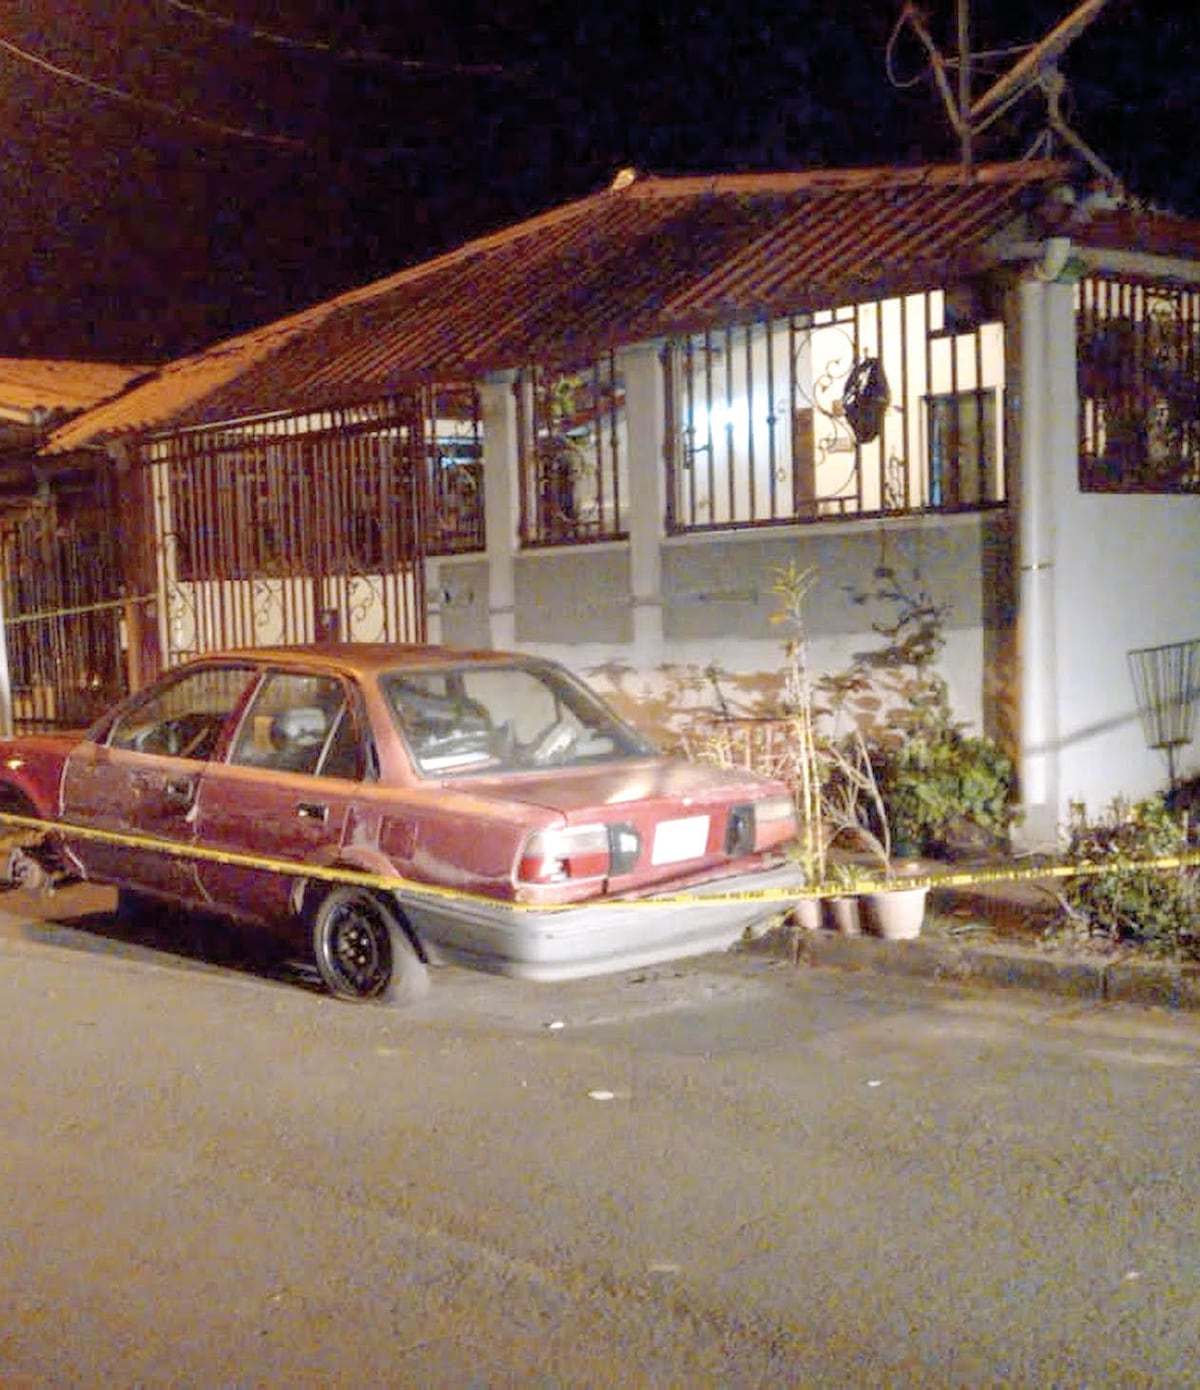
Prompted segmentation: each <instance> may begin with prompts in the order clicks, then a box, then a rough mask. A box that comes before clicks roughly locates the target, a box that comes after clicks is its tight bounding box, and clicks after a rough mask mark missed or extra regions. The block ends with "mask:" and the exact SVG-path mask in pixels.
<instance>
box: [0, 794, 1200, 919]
mask: <svg viewBox="0 0 1200 1390" xmlns="http://www.w3.org/2000/svg"><path fill="white" fill-rule="evenodd" d="M0 825H11V826H14V827H16V828H18V829H21V830H31V831H38V832H41V833H44V834H46V833H48V834H53V835H59V836H66V837H76V838H79V839H83V840H97V841H101V842H103V843H105V844H115V845H123V846H125V847H126V848H132V849H149V850H154V851H156V852H158V853H161V854H168V855H173V856H175V857H177V858H181V859H198V860H201V861H203V862H206V863H210V864H226V865H230V866H232V867H234V868H243V869H259V870H262V871H264V872H267V873H275V874H284V875H286V876H288V877H291V878H304V879H315V880H317V881H319V882H324V883H344V884H351V885H354V886H357V887H362V888H378V889H384V890H387V891H390V892H397V891H403V892H405V893H409V894H413V895H415V896H419V897H427V898H432V899H439V900H446V901H456V902H464V901H466V902H478V903H481V904H484V905H486V906H488V907H489V908H492V909H497V908H499V909H508V910H510V911H512V912H517V913H520V912H539V913H544V912H568V911H578V910H579V909H580V908H586V907H604V908H613V907H638V908H646V907H667V906H676V905H679V904H684V903H704V904H706V905H709V906H713V905H719V904H720V903H723V902H727V903H747V902H762V903H780V904H783V903H795V902H796V901H797V900H799V899H801V898H818V899H819V898H835V897H844V896H846V895H849V894H858V893H887V892H892V891H896V890H898V889H908V888H976V887H981V886H985V885H987V884H994V883H1031V882H1039V881H1044V880H1046V879H1062V878H1077V877H1081V876H1087V875H1094V874H1107V873H1113V872H1114V871H1116V870H1120V871H1121V872H1122V873H1128V872H1132V871H1134V870H1146V869H1189V868H1197V867H1200V850H1195V851H1192V852H1190V853H1187V854H1170V855H1162V856H1160V857H1159V858H1156V859H1137V860H1122V861H1121V862H1120V863H1119V864H1114V863H1112V862H1111V861H1108V862H1106V861H1094V860H1081V861H1078V862H1074V863H1063V864H1035V865H1031V866H1030V867H1028V868H1024V869H1020V868H1014V867H1004V868H997V869H979V868H974V869H964V870H954V871H947V872H945V873H934V874H912V873H908V872H904V873H901V874H900V875H899V876H897V877H894V878H873V877H871V876H870V875H865V874H864V875H861V876H858V875H853V876H851V875H849V874H845V873H842V874H839V875H838V877H837V879H836V881H833V882H825V883H822V884H816V885H813V886H812V887H800V886H797V887H794V888H759V889H743V890H741V891H739V892H736V893H722V892H719V891H714V892H711V893H663V894H654V896H653V897H646V898H631V897H626V898H604V899H599V900H595V899H594V900H591V901H590V902H577V903H561V904H542V903H520V902H509V901H506V900H504V899H500V898H493V897H488V896H486V895H485V894H482V893H472V892H470V891H468V890H466V889H462V888H445V887H441V886H439V885H437V884H430V883H419V882H417V881H416V880H415V879H410V878H404V877H402V876H401V875H399V874H376V873H369V872H367V871H366V870H362V869H347V868H338V867H336V866H334V865H322V864H298V863H296V862H294V861H292V860H287V859H271V858H269V857H267V856H265V855H256V854H240V853H238V852H237V851H235V850H216V849H208V848H206V847H205V846H204V845H196V844H183V843H180V842H179V841H178V840H168V839H163V838H161V837H159V836H155V835H134V834H130V833H128V832H125V831H120V830H99V829H97V828H96V827H94V826H90V825H76V824H72V823H70V822H67V821H48V820H40V819H38V818H36V817H34V816H20V815H16V814H15V813H13V812H10V811H0Z"/></svg>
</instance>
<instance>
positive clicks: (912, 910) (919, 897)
mask: <svg viewBox="0 0 1200 1390" xmlns="http://www.w3.org/2000/svg"><path fill="white" fill-rule="evenodd" d="M928 896H929V889H928V888H926V887H920V888H893V889H891V890H889V891H887V892H882V893H864V894H863V895H862V915H863V925H864V927H865V928H866V930H867V931H869V932H870V933H871V934H872V935H873V936H882V937H884V938H886V939H887V940H888V941H911V940H912V938H913V937H914V936H920V934H921V926H922V924H923V922H924V921H925V900H926V898H928Z"/></svg>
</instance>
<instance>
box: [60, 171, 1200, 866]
mask: <svg viewBox="0 0 1200 1390" xmlns="http://www.w3.org/2000/svg"><path fill="white" fill-rule="evenodd" d="M1198 387H1200V225H1196V224H1192V223H1189V222H1187V221H1185V220H1183V219H1180V218H1177V217H1174V216H1171V215H1169V214H1166V213H1161V212H1155V211H1149V210H1146V209H1142V208H1140V207H1137V206H1135V205H1132V204H1129V203H1127V202H1125V201H1123V200H1122V199H1120V198H1117V197H1114V196H1112V195H1111V194H1107V193H1105V192H1103V191H1098V190H1096V189H1094V188H1091V187H1088V186H1087V185H1086V184H1085V183H1084V182H1083V181H1082V180H1081V178H1080V176H1079V175H1078V174H1077V172H1076V171H1075V170H1073V169H1072V168H1071V167H1069V166H1067V165H1063V164H1059V163H1051V162H1034V161H1027V162H1019V163H1010V164H996V165H985V166H980V167H977V168H975V169H974V170H973V171H971V172H969V173H964V171H963V170H962V169H961V168H959V167H958V166H945V167H943V166H935V167H922V168H905V169H900V168H888V169H857V170H845V171H824V170H822V171H812V172H801V173H777V174H745V175H729V176H717V177H714V178H706V179H697V178H683V179H659V178H647V177H641V176H632V175H630V173H629V172H628V171H623V173H622V175H621V176H619V177H618V179H617V180H615V181H614V184H613V186H612V187H611V188H609V189H606V190H604V191H601V192H599V193H597V194H595V195H593V196H591V197H588V198H584V199H581V200H578V201H576V202H572V203H570V204H567V205H565V206H563V207H559V208H556V209H553V210H552V211H550V212H548V213H546V214H544V215H542V216H539V217H535V218H533V219H530V220H529V221H526V222H522V223H520V224H518V225H516V226H513V227H510V228H508V229H506V230H503V231H501V232H499V233H496V234H495V235H491V236H487V237H483V238H480V239H478V240H476V241H472V242H470V243H468V244H466V245H464V246H462V247H461V248H459V249H458V250H456V251H453V252H450V253H448V254H446V255H443V256H440V257H438V258H436V259H434V260H430V261H428V262H425V263H423V264H419V265H415V266H412V267H410V268H408V269H405V270H402V271H400V272H399V273H398V274H396V275H393V276H391V277H389V278H387V279H384V280H381V281H378V282H376V283H374V284H371V285H367V286H364V287H362V288H360V289H356V290H354V291H351V292H350V293H348V294H345V295H342V296H340V297H339V298H336V299H333V300H330V301H328V302H326V303H323V304H319V305H316V306H313V307H312V308H310V309H308V310H306V311H304V312H302V313H299V314H296V315H293V316H291V317H290V318H287V319H284V320H281V321H279V322H277V323H273V324H269V325H266V326H265V327H263V328H261V329H258V330H255V331H253V332H250V333H247V334H245V335H243V336H241V337H239V338H236V339H233V340H230V341H227V342H224V343H219V344H217V345H216V346H215V347H213V348H211V349H209V350H207V351H205V352H201V353H198V354H196V355H195V356H192V357H189V358H186V359H183V360H180V361H177V362H173V363H169V364H168V365H166V366H165V367H162V368H161V369H159V370H158V371H156V372H154V373H152V374H150V375H149V376H148V377H147V378H145V379H144V380H143V381H141V382H140V383H138V384H136V385H135V386H134V387H133V388H132V389H130V390H128V391H126V392H124V393H122V394H121V395H118V396H116V397H115V398H114V399H111V400H109V401H107V402H106V403H104V404H102V405H100V406H98V407H96V408H95V409H92V410H89V411H87V412H85V413H84V414H82V415H80V416H78V417H76V418H75V419H74V420H72V421H70V422H68V423H67V424H65V425H63V426H62V427H60V428H59V429H58V430H56V431H55V433H54V434H53V436H52V438H51V440H50V442H49V444H48V446H47V449H46V457H47V458H48V459H51V460H53V459H56V458H62V457H68V456H71V455H73V454H75V455H77V454H78V452H79V451H80V450H88V451H93V452H94V451H96V450H98V449H103V450H104V451H105V453H106V455H107V457H108V458H109V459H110V460H111V468H112V477H113V478H114V480H115V485H116V487H117V489H118V495H119V497H120V506H121V509H122V515H123V517H125V518H130V517H140V518H141V521H140V525H139V526H138V527H137V529H136V536H137V538H138V539H137V542H136V543H135V544H129V545H127V547H126V550H125V561H126V573H125V577H124V587H123V592H124V593H126V594H127V595H133V596H136V600H137V601H136V603H134V604H132V605H131V606H130V607H129V609H128V612H127V613H126V625H125V628H124V640H125V642H126V647H127V651H128V654H129V658H130V662H131V667H132V669H133V670H134V672H135V673H136V674H137V675H138V676H140V675H142V674H144V673H145V672H146V671H147V670H150V669H154V668H156V667H158V666H161V665H164V664H170V663H173V662H175V661H177V660H179V659H181V658H183V657H185V656H188V655H190V654H192V653H195V652H198V651H203V650H209V649H212V648H215V647H219V646H226V645H232V644H241V643H265V642H277V641H298V640H307V639H313V638H319V637H325V636H329V637H331V636H339V637H342V638H355V639H364V640H368V639H369V640H376V639H382V640H389V641H408V640H414V641H420V640H434V641H445V642H450V643H456V644H467V645H483V646H497V647H516V648H522V649H527V650H536V651H540V652H544V653H546V654H549V655H553V656H555V657H558V658H560V659H562V660H563V661H565V662H566V663H567V664H568V665H569V666H572V667H574V668H575V669H577V670H580V671H582V672H584V673H585V674H588V675H589V676H591V677H592V679H593V680H597V681H598V683H600V684H607V685H608V687H609V690H610V693H612V694H613V695H614V696H615V697H616V698H617V699H618V700H621V699H626V700H630V701H635V702H637V703H638V705H639V707H640V710H641V714H642V716H643V717H650V716H652V717H654V718H656V719H657V720H658V721H659V722H661V723H664V724H670V723H671V722H672V721H674V722H676V723H677V722H678V721H679V720H680V719H681V718H683V717H684V716H685V715H686V713H687V712H688V711H689V710H694V709H696V708H698V707H700V706H703V705H705V704H711V701H712V698H713V690H712V677H713V674H714V673H715V674H716V679H717V683H718V685H719V686H720V688H721V689H722V692H723V694H724V696H725V697H726V698H729V699H730V700H732V701H734V702H737V701H740V702H741V703H742V704H743V705H744V706H745V707H747V708H755V707H761V706H762V704H763V702H764V701H766V700H768V699H769V698H770V697H771V696H772V694H773V693H775V692H776V691H777V689H778V680H779V673H780V666H781V654H780V636H779V630H778V628H777V627H776V626H775V625H773V623H772V621H771V619H772V615H773V612H774V611H775V607H776V601H775V597H774V595H773V592H772V590H773V585H774V582H775V577H776V576H777V574H778V572H779V570H780V568H781V567H782V566H783V565H785V564H786V563H787V562H789V561H794V562H795V563H797V564H799V565H802V566H808V565H815V566H817V567H818V570H819V573H820V576H821V582H820V583H819V585H818V586H817V588H816V589H815V590H814V592H813V594H812V598H811V607H810V610H809V613H808V635H809V647H810V664H811V666H812V668H813V669H814V671H816V672H818V673H820V672H822V671H834V670H837V669H839V668H841V667H842V666H844V665H845V663H846V662H847V661H848V660H849V659H850V657H851V655H852V654H853V653H854V652H855V651H857V650H860V649H861V648H862V647H863V645H864V642H868V641H871V640H873V631H872V621H873V617H874V615H873V614H872V613H871V612H870V610H869V606H864V605H863V604H862V603H860V602H856V601H855V598H856V596H857V595H861V594H862V593H863V591H864V590H865V589H866V588H869V587H870V584H871V576H872V575H873V573H874V572H875V570H876V568H877V567H878V566H879V565H880V564H881V563H887V564H891V565H893V566H895V567H896V568H897V569H898V570H902V571H903V572H904V573H906V574H912V573H915V574H916V575H917V576H918V578H919V583H920V584H921V585H922V586H923V587H924V588H925V589H927V590H928V592H929V593H930V594H932V595H934V596H935V598H936V599H937V601H938V602H941V603H945V604H947V605H949V610H948V611H949V619H948V626H947V637H948V641H947V644H946V647H945V650H944V652H943V656H942V668H943V673H944V675H945V676H946V678H947V680H948V682H949V686H950V690H951V694H952V698H953V702H954V707H955V710H956V713H957V714H958V716H959V717H960V718H961V719H962V720H964V721H965V722H966V723H967V724H968V725H970V726H972V727H974V728H975V729H977V730H981V731H987V732H990V733H993V734H996V735H997V736H999V737H1000V738H1002V739H1003V740H1004V741H1005V742H1006V743H1007V744H1008V746H1009V747H1010V748H1011V749H1012V750H1013V751H1014V753H1015V754H1016V755H1017V757H1018V762H1019V768H1020V779H1021V780H1020V787H1021V796H1022V799H1023V803H1024V809H1025V822H1024V824H1025V834H1026V836H1027V837H1028V838H1029V839H1030V841H1031V842H1040V841H1043V840H1045V839H1048V838H1051V837H1052V836H1053V835H1054V833H1055V831H1056V828H1057V826H1058V825H1059V824H1060V822H1061V819H1062V816H1063V814H1064V810H1065V808H1066V805H1067V803H1068V801H1069V800H1071V799H1074V798H1083V799H1086V800H1088V801H1089V802H1093V803H1095V802H1098V801H1102V800H1106V799H1107V798H1108V797H1110V796H1111V795H1113V794H1115V793H1117V792H1124V793H1127V794H1141V793H1144V792H1149V791H1150V790H1152V789H1153V788H1156V787H1158V786H1160V785H1161V784H1162V783H1163V781H1164V773H1165V769H1164V764H1163V759H1162V754H1161V752H1160V751H1157V750H1155V749H1152V748H1150V747H1148V746H1147V738H1146V734H1145V730H1144V729H1143V725H1142V721H1141V719H1140V717H1139V702H1138V697H1137V692H1136V690H1135V686H1134V684H1133V681H1132V679H1131V673H1130V664H1129V653H1130V652H1131V651H1135V650H1137V651H1142V650H1145V649H1149V648H1158V647H1164V646H1165V647H1168V648H1170V649H1171V650H1175V649H1176V648H1178V647H1180V644H1185V643H1188V642H1191V641H1192V640H1193V639H1195V638H1197V637H1200V567H1198V566H1197V563H1196V545H1197V539H1198V538H1200V412H1198V411H1197V406H1196V401H1197V390H1198ZM127 534H131V533H127ZM1185 703H1186V702H1185ZM1176 752H1177V753H1178V755H1179V757H1180V758H1181V759H1182V765H1181V770H1185V769H1186V764H1187V760H1188V759H1189V758H1193V759H1194V754H1193V753H1192V751H1191V749H1190V748H1188V747H1183V748H1181V749H1177V750H1176Z"/></svg>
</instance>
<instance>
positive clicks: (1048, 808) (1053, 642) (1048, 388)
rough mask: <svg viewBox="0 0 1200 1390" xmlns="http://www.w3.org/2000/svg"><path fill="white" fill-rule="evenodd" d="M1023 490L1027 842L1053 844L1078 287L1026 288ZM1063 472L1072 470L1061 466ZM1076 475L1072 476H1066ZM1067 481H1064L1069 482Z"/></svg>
mask: <svg viewBox="0 0 1200 1390" xmlns="http://www.w3.org/2000/svg"><path fill="white" fill-rule="evenodd" d="M1020 334H1021V367H1020V383H1021V409H1020V430H1019V434H1020V473H1019V483H1018V488H1019V493H1018V498H1019V500H1018V542H1017V545H1018V549H1017V554H1018V564H1019V581H1018V582H1019V594H1018V604H1019V607H1018V643H1019V647H1018V650H1019V654H1020V655H1019V670H1020V709H1021V717H1020V779H1021V800H1022V802H1023V805H1024V810H1025V820H1024V824H1023V826H1022V828H1021V835H1022V838H1023V839H1024V840H1025V841H1026V843H1027V845H1028V847H1029V848H1042V847H1045V846H1046V845H1053V844H1055V843H1057V839H1058V832H1059V827H1060V820H1061V814H1062V809H1063V808H1062V804H1061V795H1062V792H1061V783H1060V755H1061V750H1060V728H1059V709H1058V679H1057V663H1058V615H1057V597H1056V593H1057V585H1058V575H1057V572H1056V569H1055V561H1056V554H1057V510H1058V509H1057V506H1056V491H1057V487H1058V478H1057V476H1056V475H1057V473H1058V470H1060V469H1064V470H1068V472H1069V471H1070V470H1073V469H1075V468H1077V466H1078V464H1077V454H1078V448H1077V441H1076V414H1077V412H1076V410H1075V407H1074V401H1075V387H1074V366H1075V354H1074V290H1073V286H1072V285H1070V284H1058V283H1053V282H1048V281H1047V280H1045V279H1043V278H1040V277H1039V278H1037V279H1028V280H1025V281H1023V282H1022V284H1021V287H1020ZM1064 477H1066V475H1065V474H1064ZM1072 482H1073V474H1071V477H1069V478H1067V484H1070V483H1072ZM1064 485H1066V484H1064Z"/></svg>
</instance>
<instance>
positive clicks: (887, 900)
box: [822, 724, 929, 941]
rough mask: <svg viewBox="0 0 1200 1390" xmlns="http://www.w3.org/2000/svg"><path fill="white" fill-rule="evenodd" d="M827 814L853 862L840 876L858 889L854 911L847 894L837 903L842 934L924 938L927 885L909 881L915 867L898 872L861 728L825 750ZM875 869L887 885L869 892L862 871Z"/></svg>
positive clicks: (837, 842) (834, 842) (831, 831)
mask: <svg viewBox="0 0 1200 1390" xmlns="http://www.w3.org/2000/svg"><path fill="white" fill-rule="evenodd" d="M824 756H825V760H826V766H827V773H826V777H825V779H824V796H823V803H822V814H823V820H824V824H825V826H826V827H827V832H828V836H829V839H828V844H829V847H830V849H831V850H833V849H834V848H836V847H839V846H840V847H841V848H842V849H843V851H844V852H846V853H848V854H850V855H851V856H852V857H851V858H850V859H849V860H841V861H840V862H837V863H835V865H834V877H835V879H837V880H840V881H841V882H842V883H843V884H845V885H846V886H848V887H853V890H854V903H855V906H854V908H852V907H850V906H849V905H848V903H847V901H846V895H839V897H836V898H832V899H830V900H829V902H830V915H831V919H832V923H833V925H834V926H836V927H837V928H838V929H839V930H841V931H849V932H851V933H853V932H854V931H856V930H866V931H867V932H870V933H871V934H872V935H875V936H882V937H886V938H887V939H889V940H893V941H899V940H911V939H912V938H913V937H915V936H919V935H920V932H921V926H922V924H923V922H924V920H925V903H926V899H927V897H928V895H929V888H928V885H927V884H922V883H908V884H906V883H905V882H904V880H905V878H906V877H911V867H910V866H905V867H903V868H898V867H897V865H896V863H895V861H894V859H893V856H892V831H891V824H890V820H889V815H888V808H887V804H886V802H885V800H884V796H883V792H882V790H881V789H880V785H879V779H878V776H877V773H876V765H875V761H874V760H873V758H872V756H871V752H870V750H869V749H868V747H867V743H866V740H865V738H864V737H863V733H862V730H861V728H860V727H859V726H858V725H857V724H855V725H854V728H853V731H852V732H851V733H850V735H849V736H847V737H846V738H844V739H842V740H840V741H832V742H829V743H828V744H827V745H826V746H825V749H824ZM864 867H865V868H867V869H868V870H870V869H874V871H875V874H876V875H878V876H880V877H882V878H883V879H884V880H886V886H885V885H884V884H880V886H879V887H872V888H868V889H863V888H862V886H861V879H862V869H863V868H864Z"/></svg>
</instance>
